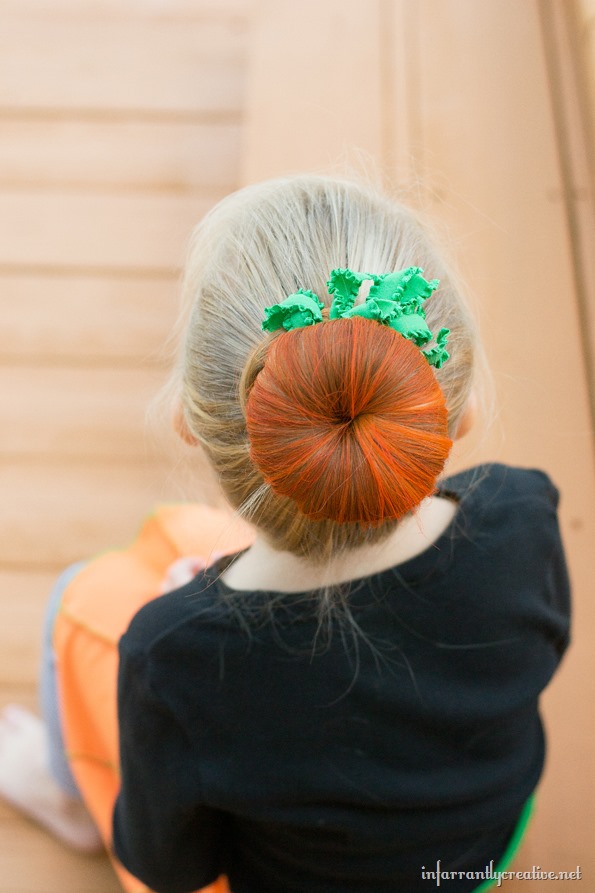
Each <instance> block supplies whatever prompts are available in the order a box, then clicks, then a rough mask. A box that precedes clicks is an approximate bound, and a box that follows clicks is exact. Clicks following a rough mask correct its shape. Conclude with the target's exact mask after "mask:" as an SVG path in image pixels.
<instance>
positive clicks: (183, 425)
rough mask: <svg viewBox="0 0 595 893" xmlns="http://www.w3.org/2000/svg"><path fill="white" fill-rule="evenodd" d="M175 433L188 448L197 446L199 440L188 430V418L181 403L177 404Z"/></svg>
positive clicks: (174, 419)
mask: <svg viewBox="0 0 595 893" xmlns="http://www.w3.org/2000/svg"><path fill="white" fill-rule="evenodd" d="M173 423H174V431H175V432H176V434H177V435H178V437H181V438H182V440H183V441H184V443H187V444H188V446H197V445H198V440H197V439H196V437H195V436H194V434H193V433H192V432H191V431H190V429H189V428H188V423H187V422H186V417H185V415H184V410H183V409H182V405H181V403H177V404H176V408H175V409H174V417H173Z"/></svg>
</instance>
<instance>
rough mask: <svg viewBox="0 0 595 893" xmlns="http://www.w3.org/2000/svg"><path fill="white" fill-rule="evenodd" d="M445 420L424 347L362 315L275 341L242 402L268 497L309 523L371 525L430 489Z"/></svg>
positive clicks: (447, 444)
mask: <svg viewBox="0 0 595 893" xmlns="http://www.w3.org/2000/svg"><path fill="white" fill-rule="evenodd" d="M447 417H448V413H447V409H446V404H445V400H444V395H443V393H442V390H441V388H440V386H439V384H438V382H437V380H436V378H435V376H434V373H433V371H432V368H431V367H430V366H429V365H428V362H427V361H426V359H425V357H424V356H423V355H422V353H421V352H420V350H419V348H418V347H416V346H415V344H413V343H412V342H411V341H408V340H407V339H406V338H404V337H403V336H402V335H400V334H399V333H398V332H396V331H394V330H393V329H391V328H389V327H388V326H383V325H379V324H378V323H377V322H374V321H371V320H367V319H363V318H353V319H336V320H330V321H325V322H323V323H319V324H318V325H313V326H306V327H305V328H299V329H294V330H293V331H290V332H286V333H283V334H281V335H279V336H277V337H275V338H274V339H273V340H272V342H271V343H270V345H269V348H268V352H267V354H266V360H265V363H264V367H263V368H262V370H261V371H260V373H259V374H258V375H257V376H256V379H255V380H254V384H253V386H252V389H251V390H250V393H249V395H248V399H247V402H246V425H247V430H248V436H249V438H250V455H251V457H252V461H253V462H254V463H255V465H256V466H257V467H258V468H259V469H260V471H261V473H262V475H263V477H264V479H265V481H266V482H267V483H268V484H269V485H270V486H271V488H272V490H273V491H274V492H275V493H277V494H279V495H283V496H287V497H289V498H291V499H293V500H294V501H295V502H296V503H297V505H298V507H299V509H300V510H301V512H302V513H303V514H304V515H305V516H306V517H308V518H311V519H312V520H317V521H320V520H324V519H330V520H334V521H336V522H338V523H348V522H351V523H353V522H359V523H360V524H361V525H362V526H368V527H374V526H377V525H379V524H382V523H383V522H384V521H388V520H394V519H397V518H400V517H402V516H403V515H405V514H407V512H409V511H411V510H412V509H413V508H415V507H416V506H417V505H419V504H420V502H421V501H422V500H423V499H424V498H425V497H426V496H430V495H431V494H432V493H433V492H434V490H435V487H436V480H437V478H438V476H439V474H440V473H441V471H442V469H443V467H444V463H445V461H446V459H447V457H448V454H449V452H450V448H451V446H452V441H451V440H450V438H449V437H448V429H447Z"/></svg>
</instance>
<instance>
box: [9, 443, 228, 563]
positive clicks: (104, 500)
mask: <svg viewBox="0 0 595 893" xmlns="http://www.w3.org/2000/svg"><path fill="white" fill-rule="evenodd" d="M0 492H1V493H2V505H1V506H0V567H4V569H6V570H24V569H26V568H30V569H31V570H47V569H51V570H60V569H61V568H63V567H65V566H66V565H68V564H71V563H72V562H73V561H79V560H81V559H84V558H89V557H90V556H92V555H95V554H97V553H98V552H101V551H103V550H104V549H108V548H120V547H122V546H125V545H126V544H127V543H129V542H131V541H132V539H133V538H134V537H135V536H136V533H137V532H138V530H139V527H140V524H141V521H142V519H143V518H144V517H146V516H147V514H149V513H150V512H151V509H152V507H153V506H154V505H155V504H157V503H163V502H179V501H183V500H186V499H196V500H198V501H200V500H204V501H206V502H209V503H211V504H214V503H215V502H216V495H215V492H216V491H215V492H214V491H213V485H212V478H210V476H209V473H208V471H207V469H206V467H205V464H204V462H203V461H202V460H201V458H200V456H199V454H198V453H196V454H193V457H192V465H191V466H189V467H187V468H183V467H182V468H180V469H177V470H176V473H175V474H174V471H173V470H172V468H171V462H165V463H158V462H157V461H155V460H152V461H150V460H143V458H142V456H139V457H137V458H136V460H135V461H134V462H130V463H122V462H121V463H120V464H116V463H115V462H112V463H109V464H107V463H106V464H100V463H97V462H95V463H93V464H91V463H89V462H87V461H84V459H83V460H79V461H78V462H75V461H73V460H71V461H68V462H67V461H60V462H58V461H55V462H50V461H48V460H45V461H39V460H38V461H35V460H33V459H32V460H31V461H28V462H25V461H24V460H23V459H20V460H19V461H16V460H13V461H10V460H5V461H2V460H0Z"/></svg>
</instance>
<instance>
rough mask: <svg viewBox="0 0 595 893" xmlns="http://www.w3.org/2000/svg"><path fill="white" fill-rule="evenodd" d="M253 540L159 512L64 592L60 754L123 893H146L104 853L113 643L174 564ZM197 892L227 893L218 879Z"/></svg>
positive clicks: (230, 524)
mask: <svg viewBox="0 0 595 893" xmlns="http://www.w3.org/2000/svg"><path fill="white" fill-rule="evenodd" d="M253 538H254V534H253V532H252V531H251V530H250V528H248V527H247V526H246V525H242V524H240V522H238V521H237V520H236V519H233V518H231V517H230V515H229V514H226V513H225V512H223V511H220V510H217V509H213V508H209V507H208V506H201V505H177V506H164V507H161V508H159V509H157V510H156V512H155V513H154V514H153V515H152V516H151V517H150V518H148V519H147V521H146V522H145V523H144V525H143V527H142V529H141V531H140V534H139V536H138V538H137V539H136V540H135V542H134V543H133V544H132V545H131V546H130V547H129V548H127V549H124V550H121V551H113V552H107V553H105V554H103V555H100V556H99V557H97V558H95V559H93V560H92V561H91V562H89V564H87V565H86V566H85V567H84V568H83V569H82V570H81V571H80V572H79V573H78V574H77V576H76V577H75V578H74V579H73V580H72V581H71V583H70V584H69V585H68V586H67V588H66V590H65V592H64V596H63V599H62V603H61V606H60V611H59V613H58V616H57V618H56V624H55V627H54V648H55V651H56V657H57V661H58V677H59V690H60V705H61V710H62V721H63V731H64V740H65V746H66V752H67V755H68V759H69V762H70V765H71V768H72V772H73V775H74V777H75V779H76V782H77V784H78V786H79V789H80V791H81V793H82V795H83V797H84V800H85V802H86V804H87V807H88V808H89V811H90V812H91V814H92V816H93V818H94V819H95V822H96V823H97V826H98V828H99V831H100V833H101V836H102V838H103V840H104V842H105V845H106V847H107V849H108V852H109V853H110V857H111V859H112V862H113V864H114V868H115V870H116V872H117V873H118V876H119V878H120V881H121V883H122V885H123V887H124V889H125V890H126V891H127V893H141V891H147V890H148V887H146V886H145V885H144V884H143V883H141V882H140V881H139V880H137V879H136V878H134V877H133V876H132V875H131V874H130V873H129V872H128V871H126V869H125V868H124V867H123V866H122V865H121V864H120V863H119V862H118V860H117V859H116V857H115V855H114V854H113V852H112V848H111V836H112V813H113V809H114V804H115V800H116V797H117V794H118V790H119V786H120V782H119V769H118V718H117V674H118V641H119V639H120V637H121V636H122V635H123V633H124V632H125V631H126V628H127V627H128V624H129V622H130V620H131V619H132V617H133V616H134V614H135V613H136V612H137V611H138V610H139V609H140V608H141V607H142V606H143V605H144V604H146V602H148V601H151V600H152V599H153V598H156V597H157V596H158V595H160V588H161V584H162V581H163V580H164V578H165V576H166V573H167V569H168V568H169V566H170V565H171V564H172V563H173V562H174V561H176V560H177V559H178V558H181V557H183V556H189V555H199V556H203V557H204V558H205V560H207V562H208V561H209V556H210V555H211V554H212V552H213V551H215V550H216V551H217V552H219V553H223V554H231V553H232V552H237V551H239V550H241V549H244V548H247V547H248V546H249V545H250V544H251V542H252V540H253ZM202 893H229V887H228V884H227V881H226V879H225V878H224V877H222V878H219V880H218V881H216V882H215V883H214V884H210V885H209V886H208V887H204V888H203V890H202Z"/></svg>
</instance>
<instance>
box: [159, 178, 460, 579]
mask: <svg viewBox="0 0 595 893" xmlns="http://www.w3.org/2000/svg"><path fill="white" fill-rule="evenodd" d="M409 266H418V267H421V268H423V270H424V275H425V276H427V277H428V278H437V279H440V287H439V289H438V290H437V291H436V292H435V294H434V295H433V296H432V298H431V300H429V301H428V302H427V303H426V305H425V310H426V316H427V322H428V325H429V328H430V329H431V330H432V331H438V330H439V329H440V328H442V327H446V328H448V329H450V333H451V334H450V338H449V344H448V349H449V352H450V354H451V359H450V360H449V361H448V362H447V363H446V364H445V365H444V366H443V367H442V368H441V369H439V370H436V373H435V374H436V378H437V380H438V383H439V384H440V387H441V389H442V392H443V394H444V397H445V401H446V407H447V409H448V430H449V434H450V436H451V437H452V436H453V434H455V433H456V430H457V427H458V424H459V420H460V417H461V413H462V411H463V409H464V407H465V404H466V402H467V399H468V396H469V393H470V390H471V388H472V384H473V373H474V367H475V365H476V354H477V347H476V345H477V336H476V331H475V325H474V322H473V319H472V317H471V315H470V312H469V310H468V308H467V306H466V303H465V301H464V300H463V298H462V296H461V292H460V289H459V288H458V287H457V284H456V282H455V279H454V277H453V275H452V273H451V272H450V270H449V269H448V268H447V266H446V264H445V262H444V260H443V259H442V257H441V255H440V253H439V252H438V250H437V249H436V248H435V246H434V243H433V241H432V239H431V238H430V237H429V235H428V232H427V229H426V228H425V227H424V226H423V225H422V224H421V223H420V221H419V219H418V218H417V217H416V215H415V214H414V213H413V212H412V211H411V210H410V209H409V208H407V207H405V206H403V205H401V204H399V203H398V202H395V201H393V200H392V199H390V198H388V197H387V196H385V195H382V194H380V193H379V192H377V191H376V190H374V189H372V188H370V187H368V186H367V185H362V184H360V183H357V182H352V181H348V180H340V179H333V178H328V177H318V176H297V177H293V178H285V179H279V180H272V181H268V182H265V183H262V184H259V185H256V186H250V187H247V188H245V189H243V190H240V191H239V192H236V193H234V194H232V195H231V196H229V197H228V198H226V199H224V200H223V201H222V202H220V203H219V204H218V205H217V206H216V207H215V208H214V209H213V210H212V211H211V212H210V213H209V214H208V215H207V216H206V218H205V219H204V220H203V221H202V222H201V223H200V224H199V225H198V227H197V228H196V230H195V232H194V234H193V237H192V242H191V247H190V253H189V258H188V263H187V268H186V275H185V281H184V288H183V297H184V304H185V307H186V311H185V317H184V319H185V332H184V335H183V338H182V344H181V349H180V352H179V357H178V364H177V368H176V372H175V387H176V389H177V392H178V399H179V401H180V404H181V408H182V411H183V416H184V422H185V425H186V427H187V429H188V431H189V432H190V433H191V434H192V436H193V437H194V438H196V439H197V441H199V442H200V443H201V444H202V446H203V448H204V450H205V453H206V455H207V457H208V459H209V461H210V463H211V465H212V467H213V469H214V470H215V473H216V474H217V476H218V479H219V482H220V485H221V488H222V490H223V493H224V494H225V496H226V498H227V500H228V501H229V502H230V504H231V505H232V506H233V507H234V508H235V509H237V510H238V511H239V512H240V513H241V514H242V515H243V516H244V517H246V518H247V520H249V521H250V522H251V523H253V524H254V525H255V526H256V527H257V528H258V529H259V530H260V531H261V533H262V534H263V535H264V536H265V537H266V538H267V539H268V540H269V542H270V543H271V544H272V545H274V546H275V547H277V548H279V549H283V550H287V551H289V552H292V553H294V554H296V555H299V556H307V557H308V558H309V559H311V560H312V561H318V562H320V561H323V560H325V559H327V558H329V557H330V556H331V555H333V554H335V553H336V552H337V551H340V550H341V549H347V548H353V547H356V546H359V545H363V544H365V543H373V542H377V541H379V540H381V539H382V538H384V537H386V536H387V535H388V533H389V532H390V531H391V530H392V529H394V527H395V524H396V523H398V522H395V521H388V522H386V523H384V524H382V525H380V526H376V527H372V528H365V527H362V525H361V524H358V523H351V522H349V523H337V522H336V521H333V520H328V519H326V520H311V519H309V518H307V517H305V516H304V515H303V514H302V513H301V512H300V511H299V509H298V508H297V505H296V503H295V502H294V500H293V499H289V498H287V497H285V496H280V495H277V494H276V493H275V492H273V490H272V489H271V487H270V486H269V485H268V484H267V483H266V481H265V480H264V478H263V475H262V474H261V472H260V470H259V469H258V468H257V467H256V465H255V464H254V462H253V461H252V459H251V456H250V444H249V440H248V435H247V430H246V419H245V411H244V404H245V400H246V382H247V381H249V382H250V381H252V380H253V379H254V374H255V370H254V369H253V366H254V363H255V362H256V363H262V359H263V357H262V355H263V342H266V340H267V338H268V336H265V334H264V333H263V331H262V328H261V323H262V320H263V317H264V308H265V307H267V306H270V305H272V304H276V303H279V302H280V301H282V300H283V299H284V298H285V297H287V296H288V295H289V294H292V293H293V292H296V291H297V290H298V289H300V288H304V289H310V290H312V291H314V292H315V293H316V294H317V295H318V296H319V297H320V299H321V300H323V301H326V302H327V304H330V297H329V295H328V293H327V287H326V280H327V279H328V276H329V272H330V270H332V269H333V268H336V267H349V268H350V269H352V270H359V271H369V272H373V273H384V272H389V271H394V270H399V269H402V268H405V267H409ZM255 358H256V359H255ZM251 370H252V371H251ZM256 371H257V370H256ZM346 473H349V470H348V469H347V470H346Z"/></svg>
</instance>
